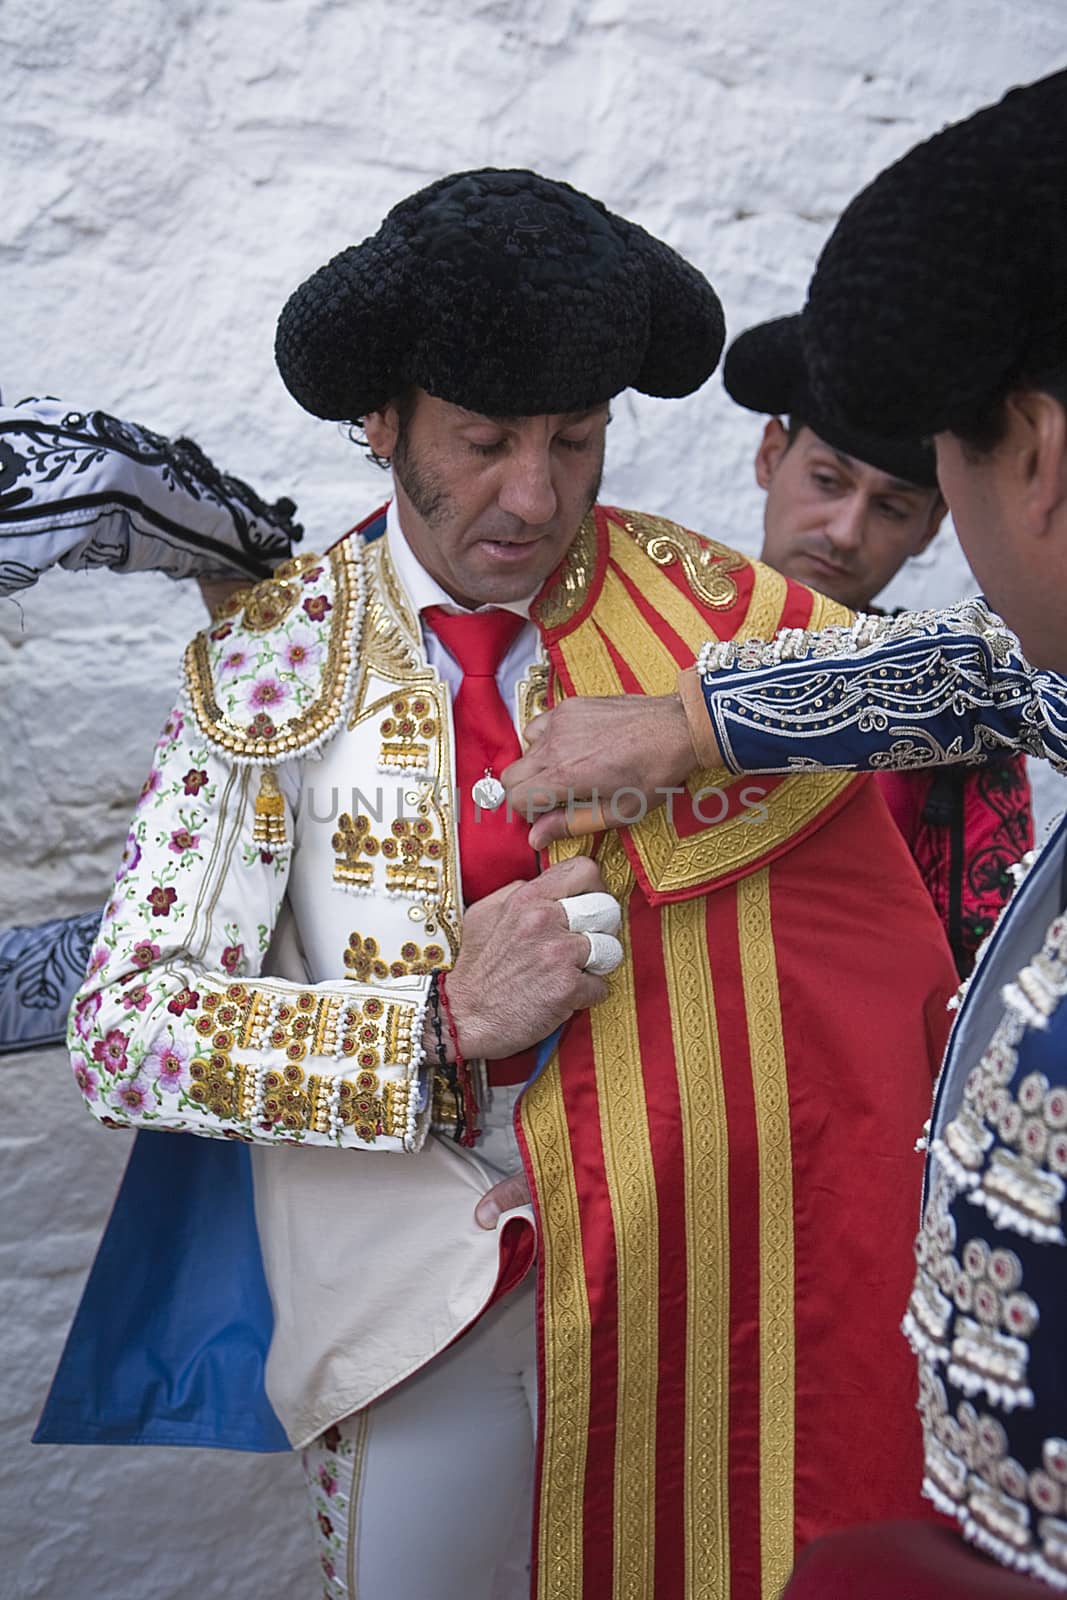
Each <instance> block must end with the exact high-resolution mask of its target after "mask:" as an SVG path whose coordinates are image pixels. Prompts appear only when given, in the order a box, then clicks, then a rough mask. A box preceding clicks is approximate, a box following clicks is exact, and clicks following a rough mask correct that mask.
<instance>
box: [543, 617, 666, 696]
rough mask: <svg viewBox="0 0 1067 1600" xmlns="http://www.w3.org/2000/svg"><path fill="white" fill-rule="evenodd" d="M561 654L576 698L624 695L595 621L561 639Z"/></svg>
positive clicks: (586, 622) (590, 621) (589, 621)
mask: <svg viewBox="0 0 1067 1600" xmlns="http://www.w3.org/2000/svg"><path fill="white" fill-rule="evenodd" d="M661 648H662V647H661ZM559 650H560V654H561V655H562V656H563V660H564V662H565V663H566V667H567V676H568V677H569V678H570V680H571V682H572V683H573V685H574V693H575V694H590V695H597V694H622V692H623V688H622V684H621V683H620V682H619V674H618V673H617V672H616V671H615V666H614V663H613V661H612V659H611V655H610V654H609V652H608V647H607V645H606V644H605V643H604V640H603V639H602V638H601V635H600V630H599V629H598V628H597V626H596V623H595V622H593V621H592V619H591V618H589V617H587V618H586V619H585V621H584V622H581V623H579V625H578V627H577V628H575V630H574V632H573V633H568V634H567V635H566V637H565V638H563V639H561V640H560V643H559Z"/></svg>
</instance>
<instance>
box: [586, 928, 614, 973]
mask: <svg viewBox="0 0 1067 1600" xmlns="http://www.w3.org/2000/svg"><path fill="white" fill-rule="evenodd" d="M585 937H586V938H587V939H588V940H589V957H588V960H587V961H586V963H585V965H584V966H583V968H582V971H583V972H588V973H590V974H591V975H592V976H593V977H594V978H606V977H607V975H608V973H609V972H614V971H615V968H616V967H617V966H618V965H619V964H620V962H621V961H622V945H621V944H620V943H619V941H618V939H615V938H613V937H612V936H611V934H610V933H596V932H593V933H588V932H587V933H586V934H585Z"/></svg>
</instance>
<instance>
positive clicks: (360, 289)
mask: <svg viewBox="0 0 1067 1600" xmlns="http://www.w3.org/2000/svg"><path fill="white" fill-rule="evenodd" d="M724 331H725V330H724V325H723V317H722V307H721V306H720V304H719V300H718V297H717V296H716V294H715V291H714V289H712V287H711V285H710V284H709V283H708V282H707V280H706V279H705V278H704V277H703V276H702V275H701V274H700V273H699V272H698V271H697V270H696V268H695V267H691V266H690V265H689V263H688V262H687V261H684V260H683V259H682V257H681V256H679V255H677V254H676V253H675V252H674V251H673V250H671V249H669V248H668V247H667V246H666V245H665V244H661V243H660V241H659V240H658V239H654V238H653V237H652V236H651V234H648V233H646V232H645V231H644V229H643V228H639V227H637V226H636V225H635V224H634V223H632V222H627V221H625V219H624V218H622V217H616V216H613V215H612V213H611V212H610V211H608V210H606V209H605V207H604V206H602V205H601V204H600V202H599V201H597V200H591V199H590V198H589V197H588V196H587V195H584V194H580V193H579V192H578V190H576V189H572V188H571V187H570V185H569V184H566V183H556V182H552V181H550V180H549V179H547V178H541V177H538V175H537V174H536V173H534V172H525V171H514V172H503V171H497V170H495V169H492V168H490V169H487V170H485V171H482V172H461V173H456V174H454V175H453V176H451V177H448V178H442V179H440V180H439V181H438V182H437V183H432V184H430V186H429V187H428V188H426V189H422V190H420V191H419V192H418V193H417V194H414V195H411V196H410V197H409V198H408V199H407V200H402V201H401V202H400V204H399V205H397V206H394V207H393V209H392V211H390V213H389V215H388V216H387V217H386V219H385V221H384V222H383V223H382V226H381V227H380V228H379V230H378V232H377V233H376V234H375V235H374V236H373V237H372V238H370V239H366V240H364V242H363V243H362V244H359V245H352V246H350V248H349V249H347V250H343V251H342V252H341V254H340V255H337V256H334V258H333V260H332V261H330V262H328V263H327V265H326V266H324V267H322V268H321V269H320V270H319V271H318V272H316V273H314V274H313V275H312V276H311V277H310V278H308V279H307V281H306V282H305V283H303V284H301V286H300V288H299V289H297V290H296V292H295V293H294V294H293V295H292V296H291V297H290V299H289V301H288V304H287V305H286V306H285V309H284V310H283V312H282V314H281V318H280V319H279V322H278V334H277V341H276V345H275V354H276V356H277V361H278V367H279V370H280V372H281V375H282V378H283V380H284V382H285V385H286V387H287V388H288V390H289V392H290V393H291V394H292V395H293V397H294V398H295V399H296V400H298V401H299V402H300V404H301V405H302V406H304V407H306V409H307V410H308V411H311V412H313V413H314V414H315V415H316V416H319V417H329V418H334V419H338V420H345V421H351V420H353V419H354V418H357V417H362V416H365V415H366V414H367V412H369V411H374V410H377V409H378V408H379V407H381V406H382V405H384V404H385V403H386V402H387V401H388V400H389V399H391V398H392V397H393V396H395V395H397V394H399V393H400V392H401V391H402V390H403V389H405V388H407V387H408V386H409V385H412V384H414V385H417V386H418V387H419V388H422V389H426V390H428V392H429V393H430V394H433V395H436V396H438V398H440V399H443V400H448V401H451V402H452V403H453V404H455V405H461V406H465V407H466V408H468V409H469V410H471V411H478V412H481V413H483V414H484V415H488V416H539V415H544V414H546V413H556V412H568V411H580V410H585V409H586V408H588V407H590V406H594V405H600V404H602V403H603V402H604V401H605V400H609V399H610V398H611V397H612V396H613V395H616V394H618V393H619V392H620V390H622V389H626V388H630V387H633V388H635V389H640V390H642V391H643V392H644V393H645V394H652V395H661V396H679V395H686V394H690V393H692V391H693V390H694V389H697V388H699V387H700V385H701V384H702V383H703V382H704V380H705V379H706V378H707V377H708V376H709V375H710V374H711V373H712V372H713V371H714V370H715V366H716V363H717V362H718V359H719V355H720V353H721V351H722V344H723V338H724Z"/></svg>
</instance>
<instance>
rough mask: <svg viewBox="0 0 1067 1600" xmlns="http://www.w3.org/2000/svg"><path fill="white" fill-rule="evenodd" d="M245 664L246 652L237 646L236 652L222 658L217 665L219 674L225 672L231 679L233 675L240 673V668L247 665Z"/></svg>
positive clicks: (246, 659) (233, 651)
mask: <svg viewBox="0 0 1067 1600" xmlns="http://www.w3.org/2000/svg"><path fill="white" fill-rule="evenodd" d="M247 662H248V651H247V650H242V649H241V647H240V646H238V648H237V649H236V650H231V651H230V653H229V654H228V655H225V656H223V658H222V660H221V662H220V663H219V672H220V673H223V672H227V673H229V674H230V676H231V677H232V676H233V675H234V674H235V673H237V672H240V670H241V668H242V667H243V666H245V665H247Z"/></svg>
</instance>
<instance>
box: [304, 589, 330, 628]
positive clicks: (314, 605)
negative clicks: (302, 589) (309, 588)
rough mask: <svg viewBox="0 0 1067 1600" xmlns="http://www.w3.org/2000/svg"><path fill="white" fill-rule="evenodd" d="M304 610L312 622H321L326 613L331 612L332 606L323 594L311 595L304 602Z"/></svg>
mask: <svg viewBox="0 0 1067 1600" xmlns="http://www.w3.org/2000/svg"><path fill="white" fill-rule="evenodd" d="M304 610H305V611H306V612H307V614H308V616H309V617H310V618H311V620H312V622H321V621H322V619H323V618H324V617H325V615H326V613H327V611H332V610H333V606H332V605H331V604H330V602H329V601H328V600H327V598H326V596H325V595H324V594H313V595H309V596H308V598H307V599H306V600H305V601H304Z"/></svg>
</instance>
